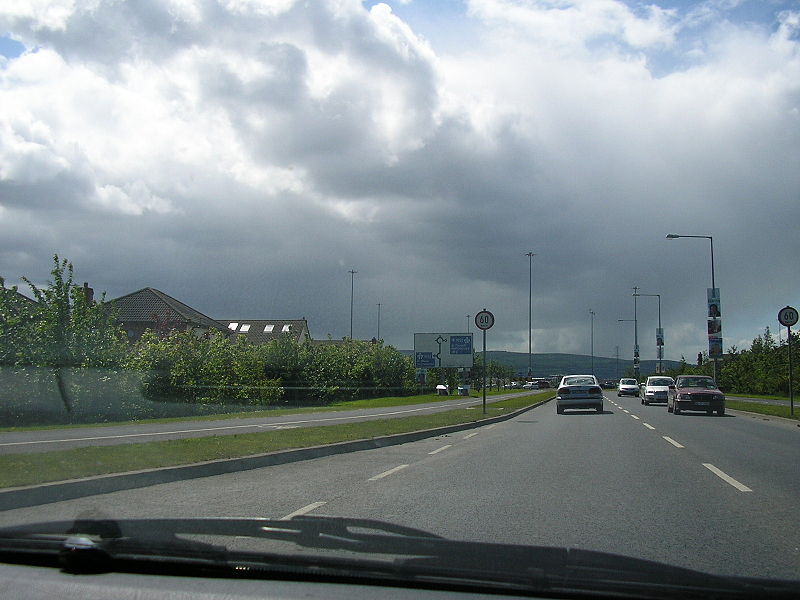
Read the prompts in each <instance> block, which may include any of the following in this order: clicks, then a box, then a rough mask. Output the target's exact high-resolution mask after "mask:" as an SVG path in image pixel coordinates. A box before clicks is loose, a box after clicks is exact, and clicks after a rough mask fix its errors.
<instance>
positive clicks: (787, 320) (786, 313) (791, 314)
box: [778, 306, 798, 416]
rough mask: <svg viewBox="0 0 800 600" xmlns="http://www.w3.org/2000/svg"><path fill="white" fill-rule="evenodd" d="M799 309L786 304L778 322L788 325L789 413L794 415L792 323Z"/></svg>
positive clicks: (794, 323) (795, 321)
mask: <svg viewBox="0 0 800 600" xmlns="http://www.w3.org/2000/svg"><path fill="white" fill-rule="evenodd" d="M797 318H798V315H797V310H796V309H794V308H793V307H791V306H785V307H784V308H782V309H780V311H778V322H779V323H780V324H781V325H784V326H785V327H786V340H787V341H786V352H787V353H788V359H789V361H788V362H789V414H791V415H792V416H794V393H793V392H792V325H796V324H797Z"/></svg>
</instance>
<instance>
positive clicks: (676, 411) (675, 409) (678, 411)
mask: <svg viewBox="0 0 800 600" xmlns="http://www.w3.org/2000/svg"><path fill="white" fill-rule="evenodd" d="M672 414H673V415H679V414H681V409H680V408H678V403H677V402H676V403H675V404H674V405H673V406H672Z"/></svg>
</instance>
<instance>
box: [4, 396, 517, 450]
mask: <svg viewBox="0 0 800 600" xmlns="http://www.w3.org/2000/svg"><path fill="white" fill-rule="evenodd" d="M518 395H520V393H519V392H513V393H510V394H498V395H496V396H489V397H488V398H487V403H492V402H499V401H500V400H503V399H505V398H509V397H513V396H518ZM482 403H483V399H482V398H473V397H454V398H453V399H451V400H443V401H440V402H430V403H426V404H414V405H409V406H391V407H383V408H370V409H360V410H349V411H320V412H304V413H297V414H291V415H286V414H284V415H281V416H275V417H247V416H241V417H237V418H233V419H219V420H194V421H192V420H186V421H174V422H170V423H129V424H124V425H110V426H99V427H91V426H87V427H71V428H66V429H30V430H24V431H7V432H0V454H19V453H28V452H48V451H52V450H65V449H69V448H78V447H81V446H112V445H116V444H141V443H143V442H152V441H157V440H174V439H181V438H190V437H207V436H215V435H235V434H238V433H254V432H258V431H271V430H276V429H289V428H297V427H317V426H323V425H337V424H340V423H352V422H357V421H365V420H374V419H391V418H401V417H410V416H413V415H421V414H430V413H435V412H441V411H445V410H452V409H455V408H465V407H476V406H479V405H481V404H482Z"/></svg>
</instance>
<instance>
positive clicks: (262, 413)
mask: <svg viewBox="0 0 800 600" xmlns="http://www.w3.org/2000/svg"><path fill="white" fill-rule="evenodd" d="M515 392H516V393H519V394H521V395H525V396H528V397H529V396H530V393H529V392H527V391H525V390H487V391H486V396H487V398H489V397H492V396H498V395H500V394H509V393H512V394H513V393H515ZM470 397H472V398H480V397H481V395H480V394H479V393H475V392H472V393H471V394H470ZM457 398H458V396H439V395H438V394H420V395H418V396H387V397H385V398H369V399H366V400H348V401H342V402H335V403H333V404H328V405H325V406H304V407H292V408H272V409H266V410H253V411H250V412H247V411H240V412H228V413H216V414H211V415H189V416H185V417H160V418H154V419H138V420H133V421H107V422H104V423H74V424H59V425H32V426H29V427H0V433H6V432H17V431H39V430H44V429H79V428H82V427H118V426H121V425H141V424H144V423H180V422H184V421H225V420H228V419H250V418H260V417H282V416H285V415H295V414H303V413H315V412H336V411H344V410H360V409H364V408H383V407H386V406H409V405H413V404H427V403H432V402H444V401H447V400H455V399H457Z"/></svg>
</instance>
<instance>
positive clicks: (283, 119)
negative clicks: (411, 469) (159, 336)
mask: <svg viewBox="0 0 800 600" xmlns="http://www.w3.org/2000/svg"><path fill="white" fill-rule="evenodd" d="M0 35H1V36H3V37H2V38H0V106H1V107H2V110H0V275H1V276H3V277H4V278H5V280H6V283H7V285H14V284H16V285H20V290H21V291H23V292H24V291H26V289H25V288H24V285H23V284H22V281H21V280H20V277H22V276H27V277H28V278H30V279H32V280H33V281H35V282H39V283H40V284H45V283H46V282H47V280H48V278H49V271H50V269H51V268H52V256H53V254H58V255H59V256H60V257H62V258H66V259H68V260H70V261H71V262H72V263H73V265H74V267H75V278H76V281H77V282H78V283H79V284H80V283H82V282H84V281H87V282H89V284H90V285H91V286H92V287H93V288H94V289H95V291H96V293H98V294H99V293H101V292H103V291H104V292H106V297H107V298H109V299H110V298H115V297H118V296H121V295H124V294H127V293H130V292H133V291H136V290H138V289H141V288H143V287H154V288H157V289H159V290H161V291H163V292H165V293H167V294H169V295H171V296H173V297H175V298H177V299H179V300H181V301H182V302H184V303H186V304H188V305H189V306H191V307H193V308H195V309H196V310H199V311H200V312H202V313H204V314H206V315H208V316H210V317H213V318H217V319H231V320H244V319H297V318H306V319H307V320H308V324H309V329H310V332H311V334H312V336H313V337H314V338H316V339H326V338H328V337H329V336H330V337H332V338H342V337H344V336H348V335H349V334H350V315H351V312H350V307H351V291H352V307H353V312H352V315H353V321H352V322H353V325H352V326H353V337H356V338H361V339H370V338H372V337H373V336H376V335H378V328H380V337H381V338H383V339H384V340H385V341H386V343H388V344H391V345H394V346H396V347H398V348H400V349H411V348H412V347H413V334H414V333H415V332H418V333H422V332H442V333H460V332H465V331H472V332H476V331H477V330H476V327H475V324H474V323H473V322H472V318H473V317H474V315H475V313H477V312H478V311H480V310H481V309H484V308H486V309H488V310H490V311H491V312H492V313H493V314H494V315H495V325H494V327H493V328H492V329H490V330H489V331H488V333H487V346H488V347H489V349H492V350H508V351H518V352H527V351H528V342H529V328H528V317H529V312H528V309H529V300H530V306H531V313H530V314H531V323H532V330H533V331H532V350H533V352H569V353H582V354H589V353H590V351H591V340H592V338H593V340H594V343H593V350H594V354H595V355H596V356H614V355H615V353H616V352H619V354H620V356H621V357H623V358H624V357H630V356H632V352H633V341H634V339H633V338H634V324H633V323H632V322H629V321H622V322H620V321H619V319H626V320H627V319H633V318H634V303H636V317H637V323H636V325H637V327H636V329H637V331H638V340H639V345H640V349H641V350H640V351H641V357H642V359H653V358H655V356H656V349H655V328H656V326H657V304H658V302H657V298H656V297H639V298H637V299H636V300H635V299H634V297H632V294H633V288H634V287H637V288H638V291H639V293H642V294H660V297H661V298H660V299H661V319H662V326H663V328H664V333H665V345H666V350H665V358H670V359H676V360H677V359H680V357H681V356H682V355H683V356H685V357H686V358H687V360H690V361H693V360H694V358H695V357H696V354H697V352H699V351H703V350H707V349H708V341H707V327H706V311H707V306H706V288H708V287H710V286H711V260H710V258H711V252H710V248H711V244H710V243H709V240H708V239H702V238H699V239H693V238H685V239H674V240H668V239H666V234H668V233H676V234H682V235H706V236H713V248H714V269H715V281H716V285H717V287H718V288H719V289H720V290H721V291H720V294H721V305H722V323H723V328H722V333H723V338H724V347H725V349H726V350H727V349H729V348H731V347H732V346H736V347H738V348H740V349H741V348H748V347H749V345H750V343H751V341H752V340H753V338H755V337H756V336H757V335H759V334H761V333H763V331H764V328H765V327H770V329H771V330H772V331H773V333H774V334H776V337H777V332H778V330H779V328H780V327H779V325H778V322H777V313H778V311H779V309H780V308H782V307H784V306H786V305H794V306H798V305H800V277H798V275H800V266H799V265H800V261H799V260H798V257H800V218H799V217H800V0H788V1H769V0H766V1H765V0H707V1H703V2H688V1H678V0H670V1H667V0H654V1H653V2H637V1H633V0H631V1H627V2H623V1H621V0H465V1H459V0H438V1H422V0H406V1H388V2H385V3H380V2H372V1H369V2H360V1H357V0H328V1H320V2H305V1H299V0H297V1H296V0H157V1H156V0H138V1H125V0H53V1H48V0H22V1H20V0H13V1H9V0H0ZM528 252H533V253H535V256H533V258H532V259H530V258H529V257H528V256H527V253H528ZM350 271H356V273H352V274H351V273H350ZM529 293H530V295H529ZM379 305H380V307H379ZM590 311H592V312H593V313H594V316H593V318H592V316H591V314H590ZM378 314H380V320H378ZM592 322H593V327H592ZM784 336H785V334H784ZM479 343H480V341H479V338H477V337H476V344H479Z"/></svg>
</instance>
